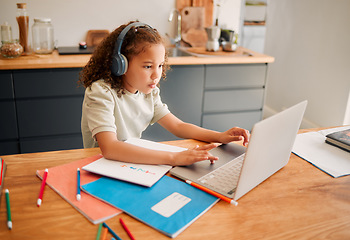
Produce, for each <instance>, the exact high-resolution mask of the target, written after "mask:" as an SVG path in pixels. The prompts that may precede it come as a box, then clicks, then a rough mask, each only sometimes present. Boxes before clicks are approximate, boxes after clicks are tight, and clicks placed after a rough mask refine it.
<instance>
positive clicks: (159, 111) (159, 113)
mask: <svg viewBox="0 0 350 240" xmlns="http://www.w3.org/2000/svg"><path fill="white" fill-rule="evenodd" d="M152 97H153V102H154V117H153V119H152V121H151V124H154V123H156V122H158V121H159V120H160V119H161V118H162V117H164V116H165V115H167V114H168V113H170V111H169V109H168V106H167V105H166V104H164V103H163V102H162V100H161V97H160V90H159V88H156V89H155V90H153V92H152Z"/></svg>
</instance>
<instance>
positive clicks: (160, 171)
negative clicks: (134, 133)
mask: <svg viewBox="0 0 350 240" xmlns="http://www.w3.org/2000/svg"><path fill="white" fill-rule="evenodd" d="M126 142H128V143H130V144H133V145H137V146H140V147H144V148H148V149H153V150H159V151H169V152H180V151H184V150H186V148H181V147H176V146H170V145H166V144H162V143H157V142H152V141H148V140H144V139H130V140H127V141H126ZM171 168H172V166H170V165H153V164H136V163H127V162H121V161H116V160H109V159H105V158H104V157H102V158H100V159H98V160H96V161H94V162H92V163H90V164H88V165H86V166H84V167H83V168H82V169H83V170H86V171H89V172H93V173H96V174H100V175H103V176H107V177H111V178H116V179H119V180H123V181H127V182H132V183H136V184H139V185H143V186H147V187H151V186H152V185H153V184H154V183H156V182H157V181H158V180H159V179H160V178H161V177H162V176H163V175H164V174H166V173H167V172H168V171H169V170H170V169H171Z"/></svg>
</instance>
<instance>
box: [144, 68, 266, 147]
mask: <svg viewBox="0 0 350 240" xmlns="http://www.w3.org/2000/svg"><path fill="white" fill-rule="evenodd" d="M172 69H173V70H172V71H171V72H170V73H169V74H168V80H167V81H165V82H161V85H160V89H161V91H160V92H161V97H162V100H163V102H164V103H166V104H167V105H168V107H169V109H170V111H171V112H172V113H173V114H174V115H175V116H177V117H179V118H180V119H181V120H183V121H185V122H190V123H193V124H196V125H198V126H202V127H205V128H208V129H212V130H216V131H226V130H228V129H230V128H232V127H235V126H238V127H242V128H245V129H248V130H251V129H252V127H253V125H254V124H255V123H256V122H258V121H260V120H261V119H262V109H263V105H264V99H265V98H264V96H265V85H266V72H267V64H265V63H259V64H234V65H232V64H221V65H220V64H219V65H195V66H173V67H172ZM142 137H143V138H146V139H150V140H154V141H167V140H176V139H179V138H177V137H175V136H173V135H172V134H170V133H169V132H167V131H166V130H164V129H163V128H162V127H161V126H160V125H159V124H154V126H151V127H149V128H148V129H147V130H146V131H145V132H144V134H143V136H142Z"/></svg>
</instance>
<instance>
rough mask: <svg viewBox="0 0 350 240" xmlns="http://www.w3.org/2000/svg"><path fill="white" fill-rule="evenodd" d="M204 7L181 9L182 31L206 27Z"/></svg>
mask: <svg viewBox="0 0 350 240" xmlns="http://www.w3.org/2000/svg"><path fill="white" fill-rule="evenodd" d="M204 21H205V12H204V7H184V8H183V9H182V10H181V32H182V33H186V32H188V30H189V29H191V28H194V29H204Z"/></svg>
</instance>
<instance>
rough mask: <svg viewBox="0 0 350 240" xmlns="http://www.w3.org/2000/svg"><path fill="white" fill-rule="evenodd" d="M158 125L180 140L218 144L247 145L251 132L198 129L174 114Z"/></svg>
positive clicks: (165, 117) (238, 129)
mask: <svg viewBox="0 0 350 240" xmlns="http://www.w3.org/2000/svg"><path fill="white" fill-rule="evenodd" d="M158 123H159V124H160V125H161V126H162V127H164V128H165V129H167V130H168V131H169V132H171V133H173V134H174V135H175V136H177V137H180V138H190V139H197V140H200V141H204V142H218V143H229V142H232V141H240V140H244V141H243V144H244V145H246V144H247V143H248V142H249V136H250V135H249V131H248V130H245V129H242V128H238V127H234V128H231V129H229V130H227V131H225V132H217V131H212V130H209V129H205V128H202V127H198V126H196V125H194V124H190V123H185V122H183V121H181V120H180V119H178V118H177V117H176V116H175V115H173V114H172V113H168V114H167V115H165V116H164V117H163V118H161V119H160V120H159V121H158Z"/></svg>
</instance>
